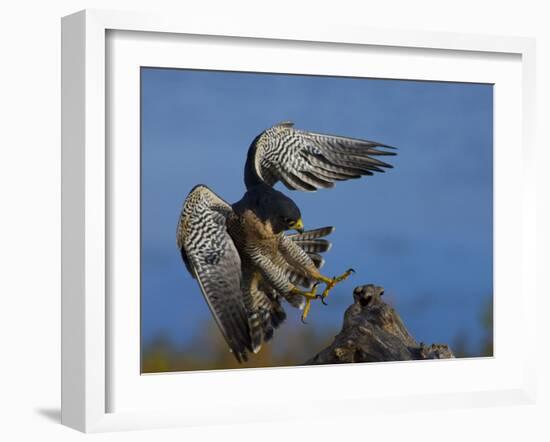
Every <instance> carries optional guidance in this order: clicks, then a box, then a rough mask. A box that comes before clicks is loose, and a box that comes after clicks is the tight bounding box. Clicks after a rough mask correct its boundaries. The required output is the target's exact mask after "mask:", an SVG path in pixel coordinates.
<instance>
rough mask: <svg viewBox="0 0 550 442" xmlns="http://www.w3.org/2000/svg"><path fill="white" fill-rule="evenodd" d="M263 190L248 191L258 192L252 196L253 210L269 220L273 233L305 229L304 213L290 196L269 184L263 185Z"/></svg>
mask: <svg viewBox="0 0 550 442" xmlns="http://www.w3.org/2000/svg"><path fill="white" fill-rule="evenodd" d="M261 187H262V189H261V191H258V192H255V191H254V190H255V189H253V190H252V191H250V190H249V191H248V193H249V194H256V195H255V196H256V198H252V201H254V206H253V208H252V210H253V211H254V212H255V213H256V215H257V216H258V217H259V218H260V219H261V220H262V221H264V222H269V223H270V224H271V228H272V229H273V233H275V234H278V233H281V232H284V231H286V230H296V231H298V232H300V233H302V232H303V231H304V224H303V222H302V214H301V213H300V209H299V208H298V206H297V205H296V203H295V202H294V201H292V200H291V199H290V198H289V197H287V196H286V195H284V194H283V193H281V192H279V191H278V190H275V189H273V188H272V187H268V186H261Z"/></svg>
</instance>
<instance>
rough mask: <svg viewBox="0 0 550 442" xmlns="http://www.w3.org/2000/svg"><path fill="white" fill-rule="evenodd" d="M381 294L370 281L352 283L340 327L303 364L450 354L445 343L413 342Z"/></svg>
mask: <svg viewBox="0 0 550 442" xmlns="http://www.w3.org/2000/svg"><path fill="white" fill-rule="evenodd" d="M383 294H384V289H383V288H382V287H378V286H375V285H373V284H366V285H362V286H358V287H356V288H355V290H354V291H353V299H354V301H355V302H354V303H353V304H352V305H351V306H349V307H348V309H347V310H346V312H345V314H344V325H343V327H342V330H341V331H340V333H339V334H338V335H337V336H336V337H335V338H334V342H332V344H330V345H329V346H328V347H327V348H325V349H324V350H321V351H320V352H319V353H318V354H317V355H316V356H314V357H313V358H311V359H310V360H309V361H307V362H306V364H307V365H315V364H342V363H350V362H383V361H407V360H418V359H446V358H454V355H453V352H452V351H451V349H450V348H449V346H448V345H445V344H432V345H431V346H426V345H424V344H423V343H420V344H419V343H417V342H416V340H415V339H414V338H413V337H412V336H411V335H410V334H409V332H408V330H407V328H406V327H405V325H404V324H403V321H402V320H401V318H400V317H399V315H398V313H397V312H396V311H395V309H394V308H393V307H391V306H389V305H388V304H386V303H385V302H383V301H382V298H381V296H382V295H383Z"/></svg>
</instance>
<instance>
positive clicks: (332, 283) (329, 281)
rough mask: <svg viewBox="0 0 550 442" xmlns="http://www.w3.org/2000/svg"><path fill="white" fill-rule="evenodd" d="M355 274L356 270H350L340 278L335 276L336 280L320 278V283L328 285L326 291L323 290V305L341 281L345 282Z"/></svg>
mask: <svg viewBox="0 0 550 442" xmlns="http://www.w3.org/2000/svg"><path fill="white" fill-rule="evenodd" d="M352 273H355V270H353V269H348V270H346V271H345V272H344V273H342V274H341V275H340V276H335V277H334V278H327V277H326V276H323V275H320V277H319V278H318V279H319V281H321V282H324V283H325V284H326V287H325V290H323V293H322V295H321V301H322V302H323V304H326V303H325V298H326V297H327V296H328V294H329V292H330V291H331V290H332V289H333V288H334V286H335V285H336V284H338V283H339V282H340V281H344V280H345V279H348V277H349V276H350V275H351V274H352Z"/></svg>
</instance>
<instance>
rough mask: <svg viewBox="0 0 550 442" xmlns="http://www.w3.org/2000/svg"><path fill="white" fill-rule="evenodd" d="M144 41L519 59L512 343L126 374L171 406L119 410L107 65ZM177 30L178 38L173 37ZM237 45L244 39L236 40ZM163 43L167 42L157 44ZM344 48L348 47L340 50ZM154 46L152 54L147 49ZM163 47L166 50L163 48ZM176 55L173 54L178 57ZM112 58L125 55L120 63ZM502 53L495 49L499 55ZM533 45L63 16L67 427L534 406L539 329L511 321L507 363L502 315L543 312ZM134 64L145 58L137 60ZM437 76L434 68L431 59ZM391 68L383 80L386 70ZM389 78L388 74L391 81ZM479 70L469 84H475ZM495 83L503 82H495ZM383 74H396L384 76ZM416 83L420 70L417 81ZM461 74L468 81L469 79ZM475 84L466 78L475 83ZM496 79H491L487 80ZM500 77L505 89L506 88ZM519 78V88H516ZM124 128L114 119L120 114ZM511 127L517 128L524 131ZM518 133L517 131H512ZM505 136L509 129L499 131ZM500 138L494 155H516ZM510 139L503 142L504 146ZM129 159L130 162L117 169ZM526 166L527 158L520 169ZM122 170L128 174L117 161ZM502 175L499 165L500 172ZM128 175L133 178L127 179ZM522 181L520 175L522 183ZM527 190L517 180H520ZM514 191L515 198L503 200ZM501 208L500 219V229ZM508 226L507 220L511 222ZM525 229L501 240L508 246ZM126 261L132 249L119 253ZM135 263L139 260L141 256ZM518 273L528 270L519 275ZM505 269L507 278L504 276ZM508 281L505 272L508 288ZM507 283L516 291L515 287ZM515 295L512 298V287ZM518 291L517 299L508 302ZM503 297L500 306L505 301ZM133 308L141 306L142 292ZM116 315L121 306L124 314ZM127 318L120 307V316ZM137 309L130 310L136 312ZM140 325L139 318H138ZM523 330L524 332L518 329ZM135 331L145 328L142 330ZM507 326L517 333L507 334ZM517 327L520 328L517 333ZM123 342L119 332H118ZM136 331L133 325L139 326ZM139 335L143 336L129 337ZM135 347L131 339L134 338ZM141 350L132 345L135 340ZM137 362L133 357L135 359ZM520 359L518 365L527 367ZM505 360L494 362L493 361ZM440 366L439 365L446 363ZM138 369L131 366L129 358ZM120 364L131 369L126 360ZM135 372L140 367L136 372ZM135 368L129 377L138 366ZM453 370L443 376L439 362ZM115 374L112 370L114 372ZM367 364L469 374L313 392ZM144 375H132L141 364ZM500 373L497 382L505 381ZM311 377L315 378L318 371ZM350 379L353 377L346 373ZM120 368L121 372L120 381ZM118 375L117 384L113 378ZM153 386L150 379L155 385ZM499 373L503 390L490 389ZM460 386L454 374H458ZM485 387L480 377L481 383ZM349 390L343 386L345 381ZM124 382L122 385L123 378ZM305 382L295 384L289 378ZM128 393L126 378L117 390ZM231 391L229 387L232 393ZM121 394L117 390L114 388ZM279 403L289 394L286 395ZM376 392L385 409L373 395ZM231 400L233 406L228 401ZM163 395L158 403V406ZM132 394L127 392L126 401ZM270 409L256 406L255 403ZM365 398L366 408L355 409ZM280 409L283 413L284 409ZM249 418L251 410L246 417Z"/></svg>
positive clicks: (405, 371) (420, 373)
mask: <svg viewBox="0 0 550 442" xmlns="http://www.w3.org/2000/svg"><path fill="white" fill-rule="evenodd" d="M112 32H119V33H130V32H131V33H134V32H139V33H141V34H140V35H142V36H144V38H145V39H146V38H147V36H148V35H149V36H152V35H153V34H147V33H155V34H154V35H155V36H156V37H158V36H159V35H164V36H171V38H176V39H177V38H183V39H184V38H185V36H186V35H187V36H216V37H218V38H221V39H227V40H228V41H229V40H231V39H235V38H238V39H246V40H247V41H254V42H260V43H261V42H262V41H270V42H272V44H277V42H284V44H285V45H286V47H289V45H290V46H292V45H303V44H304V42H306V43H307V44H310V45H316V44H319V45H332V46H337V47H338V48H346V47H348V48H349V47H355V48H357V47H367V46H368V47H371V48H376V49H377V51H379V52H380V53H381V54H384V52H385V51H389V50H390V49H391V48H401V49H402V51H404V52H407V51H413V50H426V51H430V54H431V55H430V56H432V57H434V60H436V59H437V58H438V57H444V56H446V55H445V54H447V55H449V54H455V55H456V54H469V55H471V57H472V59H473V60H474V61H473V63H475V62H476V61H475V60H477V62H478V63H483V60H484V58H490V57H491V56H492V55H495V54H502V55H503V56H505V57H508V56H510V57H513V58H514V60H516V61H515V62H514V63H515V64H517V63H519V64H517V66H516V67H517V68H518V69H519V70H518V71H517V72H516V73H515V74H514V75H515V76H514V77H513V78H512V77H511V80H510V81H511V82H510V85H511V86H509V88H512V89H513V88H514V86H513V85H517V88H516V89H517V90H511V91H509V92H510V93H511V94H512V95H514V96H515V99H517V100H519V103H518V104H519V105H520V106H519V107H520V109H514V110H513V111H512V110H510V109H508V110H509V114H506V110H505V109H500V108H499V106H501V107H502V103H500V104H499V99H498V95H497V98H496V99H495V111H496V112H495V113H496V117H495V118H496V119H497V120H499V119H500V120H499V121H501V122H502V121H504V120H505V119H506V118H507V120H506V123H507V124H502V123H501V126H500V127H502V128H503V130H504V129H507V130H508V129H509V130H513V131H514V132H513V134H512V137H513V139H514V140H516V141H517V142H518V143H519V144H520V145H521V149H518V148H517V146H516V151H515V152H516V155H520V156H521V160H522V162H521V164H522V167H521V168H520V170H518V168H517V166H516V169H515V174H514V180H515V183H512V185H511V184H510V178H507V177H506V176H504V175H503V174H499V173H496V177H495V204H496V205H498V204H499V201H502V204H501V206H499V207H502V208H503V210H504V206H505V205H506V204H511V203H513V204H515V205H517V204H520V207H521V208H522V210H521V211H519V213H518V214H516V215H515V217H514V216H512V218H513V219H511V220H510V221H507V223H506V225H505V226H504V225H503V227H502V228H499V229H496V231H495V256H496V257H497V256H500V257H501V258H499V268H500V269H501V271H500V272H498V273H496V274H495V296H496V293H497V292H498V293H499V295H498V296H499V297H500V299H502V300H503V301H502V302H498V301H497V306H496V309H495V335H496V336H498V335H499V334H500V335H501V336H506V337H508V336H510V339H508V340H502V341H501V342H503V344H502V345H501V347H500V348H501V350H500V351H501V353H500V355H499V349H497V350H496V353H495V358H492V359H491V360H483V359H478V360H468V361H459V360H455V361H445V363H446V365H445V366H443V365H437V363H430V362H422V363H420V362H415V363H412V364H410V363H409V364H400V363H395V364H387V363H385V364H368V366H366V365H365V364H361V365H349V366H346V367H343V366H339V367H330V366H324V367H308V368H305V367H304V368H292V369H286V370H284V369H283V370H281V369H263V370H246V371H242V370H234V371H231V372H229V371H219V372H207V373H193V374H192V377H188V378H187V379H188V380H190V381H189V382H188V384H187V385H186V386H184V387H183V386H182V385H179V387H175V385H176V383H178V382H179V381H180V380H181V379H184V377H185V376H188V375H187V374H185V375H181V376H178V375H157V376H148V377H143V376H141V377H140V374H139V372H137V373H133V374H130V375H128V378H129V379H130V378H131V379H133V380H134V381H135V382H137V383H134V384H132V383H129V382H128V383H125V385H126V388H125V389H120V393H117V394H118V395H119V396H120V395H130V394H131V391H132V390H134V389H139V388H143V390H142V391H143V395H142V396H143V397H144V398H145V400H146V401H147V400H148V401H149V402H150V403H152V401H150V400H149V399H150V397H149V396H148V395H152V394H155V392H160V393H158V395H159V397H163V395H164V397H165V398H166V404H167V405H166V406H164V407H151V408H150V409H147V407H145V406H142V407H141V408H140V407H137V406H136V408H135V409H131V408H130V407H124V406H122V407H120V409H118V407H115V408H114V409H113V404H112V403H110V401H111V399H110V395H111V392H112V391H113V390H114V389H115V384H116V382H115V384H113V373H114V372H116V369H117V368H116V367H113V361H115V360H117V359H116V358H115V357H114V354H113V350H112V346H111V344H110V339H108V337H109V333H108V329H109V328H111V329H112V328H113V322H117V321H118V322H120V318H118V319H117V316H116V315H115V314H114V313H113V311H112V303H111V301H110V299H109V290H111V289H112V287H113V286H112V283H111V277H112V275H109V259H112V258H111V257H110V256H109V244H110V243H111V242H112V241H113V240H114V238H113V237H112V235H113V234H115V233H116V232H117V230H116V229H110V228H109V225H110V224H109V223H111V222H112V219H111V212H112V209H113V201H116V199H113V198H112V195H110V193H109V190H110V186H109V183H108V181H109V179H111V178H112V177H111V175H110V173H111V172H110V171H111V170H112V167H113V166H112V165H110V164H109V161H111V160H112V158H110V156H109V151H108V144H109V142H110V141H112V140H110V137H111V136H112V134H110V133H108V132H107V131H106V121H107V120H108V119H109V118H111V115H110V112H111V110H110V109H109V108H108V106H107V104H108V102H109V100H108V95H107V94H108V93H109V81H111V76H110V75H106V72H110V71H108V70H107V69H106V68H107V67H108V63H112V62H113V60H112V59H111V60H109V59H108V57H109V56H111V57H113V56H117V55H116V54H117V53H116V52H115V53H113V52H109V50H108V44H107V43H108V42H107V38H108V37H107V35H108V33H112ZM174 36H175V37H174ZM231 41H234V40H231ZM157 49H158V48H157ZM335 50H338V49H335ZM144 52H145V51H144ZM157 52H158V51H157ZM168 52H169V49H168ZM113 54H115V55H113ZM491 54H492V55H491ZM534 57H535V46H534V41H533V40H532V39H527V38H518V37H491V36H479V35H464V34H451V33H427V32H415V31H399V32H397V31H388V30H378V29H369V28H353V27H348V26H337V25H332V26H318V27H317V26H313V25H308V26H305V25H304V24H303V23H301V24H300V25H299V26H298V25H293V24H292V23H287V24H281V23H277V24H270V23H247V22H245V21H243V22H239V23H237V22H235V21H233V22H231V23H215V22H212V21H210V20H206V19H202V20H201V19H197V18H196V17H164V16H153V15H151V14H141V13H140V14H137V13H136V14H134V13H126V12H112V11H100V10H86V11H81V12H78V13H76V14H73V15H70V16H67V17H64V18H63V20H62V123H63V127H62V423H63V424H65V425H68V426H70V427H73V428H76V429H78V430H80V431H85V432H95V431H110V430H122V429H138V428H157V427H168V426H185V425H198V424H208V423H214V422H245V421H246V422H247V421H257V420H272V419H284V418H292V417H296V416H300V415H301V414H303V410H304V408H307V410H308V412H315V410H321V409H323V408H325V407H328V406H330V408H331V410H332V411H331V413H332V414H338V415H346V414H356V413H358V412H360V413H364V414H368V413H371V412H374V411H377V412H380V411H381V410H384V411H397V410H410V409H418V408H434V409H435V408H442V407H443V408H445V407H468V406H484V405H497V404H503V403H529V402H532V401H533V400H534V399H533V398H534V392H535V376H534V369H535V367H533V365H532V364H533V363H532V362H531V361H533V360H534V358H532V357H531V355H532V354H533V352H534V349H533V348H532V345H533V344H531V343H533V342H534V341H535V340H534V339H533V336H534V333H535V328H536V324H534V323H533V321H532V320H531V321H527V317H526V316H522V315H521V314H518V315H516V317H515V318H514V327H515V328H516V329H517V328H520V330H521V331H520V336H516V337H515V338H514V339H519V338H521V341H522V343H523V345H522V351H521V354H517V355H516V359H517V360H516V361H512V359H511V358H508V357H507V356H506V355H507V354H509V353H507V351H506V348H505V347H506V345H508V344H506V341H510V342H511V341H512V337H511V335H510V334H509V333H510V330H509V328H510V323H508V324H507V323H506V317H507V316H506V315H507V313H508V312H509V311H510V310H509V309H510V308H512V305H514V306H515V308H517V311H518V312H520V313H521V312H522V311H527V308H528V306H532V305H534V304H536V285H535V284H536V283H535V274H534V273H535V270H534V269H535V266H534V265H532V264H533V260H534V254H535V253H534V250H535V246H536V237H535V227H534V226H535V214H534V210H535V209H534V206H535V194H536V192H535V177H534V173H533V170H534V164H533V161H534V127H533V121H534V104H535V102H534V97H535V79H534V76H535V68H534V63H535V61H534ZM133 63H135V61H133ZM434 69H437V64H434ZM383 75H384V74H383V73H382V74H381V76H383ZM388 75H389V74H388ZM476 75H477V76H478V77H479V76H480V75H481V76H482V74H476V73H473V74H472V76H471V81H475V78H476ZM495 75H496V74H495ZM387 78H394V77H391V76H388V77H387ZM418 78H419V79H421V78H422V74H419V77H418ZM461 78H462V77H461ZM468 78H470V77H468ZM487 78H489V77H487ZM502 78H503V82H506V81H507V80H506V79H504V77H502ZM518 79H519V81H517V80H518ZM115 121H116V119H115ZM514 125H515V126H514ZM512 126H513V127H512ZM499 130H500V129H499ZM499 134H500V132H499V131H496V136H495V152H498V149H501V147H500V146H501V145H502V146H503V147H502V149H505V148H506V145H505V143H503V140H502V138H500V139H499V138H498V135H499ZM501 143H502V144H501ZM499 158H501V159H499V167H501V170H503V169H505V168H506V167H508V163H505V161H506V160H505V159H504V158H503V156H501V157H499ZM119 163H120V161H119ZM516 164H517V163H516ZM116 167H118V166H116ZM497 172H498V170H497ZM129 174H130V175H131V174H132V170H130V171H129ZM518 175H519V177H518ZM518 182H519V183H520V184H521V185H520V186H518V185H517V184H518ZM504 193H506V194H507V195H508V199H509V200H510V201H509V202H504V201H503V200H502V196H500V200H499V195H502V194H504ZM497 214H498V212H496V213H495V220H496V221H495V222H496V223H498V222H499V221H498V219H497ZM501 218H502V217H501ZM510 233H512V234H514V233H515V235H516V237H515V239H513V240H512V239H510V240H509V241H507V242H506V245H504V243H503V241H499V238H506V237H507V236H508V237H510V236H509V235H510ZM117 253H127V254H128V255H131V253H130V251H125V252H124V251H122V252H120V251H117ZM135 258H136V257H135V256H133V259H134V260H135ZM514 268H516V269H517V268H519V269H520V271H519V272H518V271H516V272H515V273H514V272H511V271H510V270H512V269H514ZM499 274H500V275H501V276H502V278H501V280H499V279H498V278H499ZM505 278H508V279H506V280H504V279H505ZM504 283H506V284H507V285H506V286H505V285H504ZM512 291H513V293H512ZM510 296H514V298H513V303H512V302H511V300H510V299H509V298H510ZM496 299H499V298H496ZM135 302H136V303H139V296H136V298H135ZM115 311H117V309H115ZM118 311H120V309H118ZM130 314H131V313H130ZM134 319H135V318H134ZM520 325H521V327H520ZM133 329H135V327H133ZM507 330H508V332H507ZM516 331H517V330H516ZM110 333H111V334H113V330H111V332H110ZM133 333H134V334H135V330H134V331H133ZM132 339H134V338H132ZM134 341H135V339H134ZM132 342H133V341H132ZM117 357H118V358H119V360H120V358H123V359H124V360H126V359H128V360H130V359H132V356H131V355H128V354H125V353H121V352H117ZM136 357H137V356H136ZM518 358H520V359H518ZM495 361H496V362H495ZM442 362H443V361H442ZM132 363H133V362H132ZM116 365H117V366H118V365H124V364H118V363H117V364H116ZM134 366H135V364H134ZM134 366H133V365H132V364H128V367H130V368H129V369H131V368H132V367H134ZM442 367H445V368H442ZM113 370H114V371H113ZM362 370H369V377H371V376H375V377H379V376H384V375H386V373H389V372H391V373H390V375H391V376H392V377H393V379H405V378H406V377H411V376H412V377H417V379H429V378H430V376H432V377H433V374H434V373H436V372H438V371H441V370H445V373H446V374H445V376H454V375H453V373H459V372H460V373H463V376H462V378H460V379H459V378H458V377H457V378H455V379H453V382H454V383H455V384H456V385H455V387H456V388H455V390H453V391H452V392H451V391H450V390H446V389H445V386H444V385H440V386H435V387H433V388H430V389H424V391H423V393H422V394H421V393H420V392H419V391H417V390H414V389H412V390H410V391H407V390H406V386H407V383H406V382H405V381H403V382H395V383H394V385H392V386H391V387H388V388H386V389H385V390H384V391H382V390H376V388H375V386H370V387H369V388H357V391H356V393H355V394H353V395H351V396H350V395H349V394H347V395H343V394H342V395H339V394H338V389H336V388H334V389H328V391H327V392H325V393H324V395H323V396H320V395H316V394H315V393H314V383H315V380H313V381H311V382H309V381H308V379H310V378H313V379H315V378H317V379H319V378H321V377H322V378H324V379H326V378H327V377H338V378H345V379H348V380H349V382H351V383H353V382H354V380H355V379H356V378H357V376H361V373H363V371H362ZM134 371H135V370H134ZM496 371H498V374H499V375H497V373H495V372H496ZM312 373H313V375H312ZM342 373H345V376H342ZM123 374H124V373H123ZM114 378H115V379H121V376H118V378H117V377H116V376H114ZM145 378H146V379H147V380H146V381H145V382H147V385H139V384H142V383H143V382H142V381H144V380H145ZM489 378H493V381H494V382H491V383H488V381H487V380H488V379H489ZM243 379H245V381H244V382H245V383H246V385H248V386H249V388H250V389H251V390H257V389H258V388H257V386H260V385H266V384H267V383H269V384H272V385H274V386H275V388H274V391H272V392H271V393H270V395H268V396H269V401H268V400H267V399H266V400H264V402H261V401H262V399H261V398H260V397H258V398H256V399H255V400H249V401H247V400H246V399H245V398H243V397H242V395H241V397H240V398H239V397H237V398H235V392H236V391H239V390H238V389H239V388H241V389H242V387H243ZM449 379H451V378H447V380H449ZM476 379H477V382H476ZM342 382H344V381H342ZM119 383H120V382H119ZM281 383H287V385H299V386H301V387H300V388H303V391H302V392H305V394H303V399H300V398H299V397H298V396H297V397H296V398H295V399H292V398H291V399H292V400H290V399H289V397H288V395H287V398H286V400H287V403H284V398H282V397H280V398H277V397H276V396H277V391H276V390H277V388H276V387H277V385H278V384H281ZM293 383H295V384H293ZM117 385H118V384H117ZM206 385H210V386H211V387H212V388H211V391H213V390H215V391H216V392H217V394H216V396H215V397H212V396H210V395H206V396H208V397H203V396H204V395H203V394H202V393H201V392H205V391H206V390H205V386H206ZM232 386H233V387H232ZM116 388H118V387H116ZM174 388H185V389H186V390H185V391H186V394H185V397H184V398H182V397H181V396H179V397H178V402H179V406H176V405H175V403H174V401H171V400H169V398H168V392H169V391H170V390H173V389H174ZM279 395H280V396H282V395H281V394H279ZM373 397H376V401H372V400H369V399H372V398H373ZM229 398H231V400H229ZM156 399H158V397H157V398H156ZM134 400H135V398H131V397H130V396H128V399H127V400H126V401H124V400H122V401H120V403H125V402H126V403H130V402H133V401H134ZM258 401H260V403H258ZM358 401H362V402H361V406H360V407H358V406H357V403H358ZM282 404H284V406H281V405H282ZM241 411H242V412H241Z"/></svg>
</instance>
